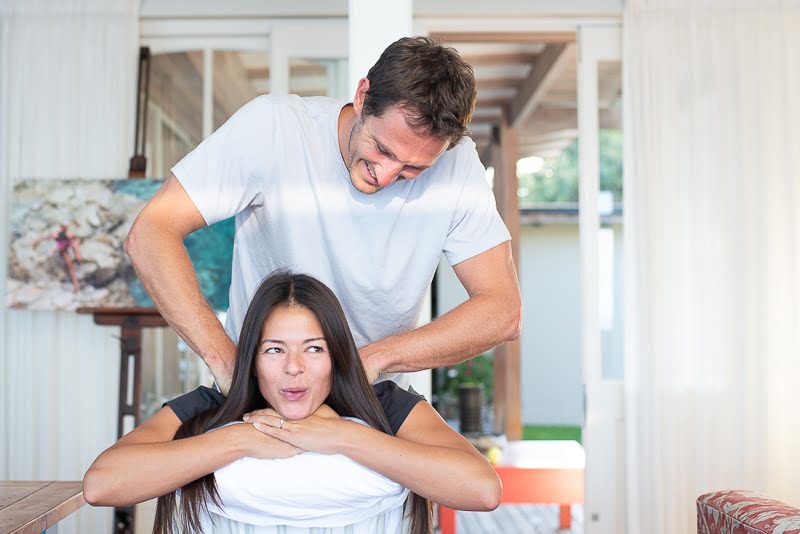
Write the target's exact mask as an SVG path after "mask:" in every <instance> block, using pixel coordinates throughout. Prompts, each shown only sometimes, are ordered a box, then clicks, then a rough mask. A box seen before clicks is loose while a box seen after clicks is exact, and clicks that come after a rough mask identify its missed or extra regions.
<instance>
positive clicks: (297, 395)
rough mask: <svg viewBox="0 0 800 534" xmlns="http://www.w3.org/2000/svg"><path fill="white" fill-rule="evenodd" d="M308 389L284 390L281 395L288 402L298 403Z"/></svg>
mask: <svg viewBox="0 0 800 534" xmlns="http://www.w3.org/2000/svg"><path fill="white" fill-rule="evenodd" d="M307 392H308V388H286V389H282V390H281V395H283V398H284V399H286V400H288V401H298V400H300V399H302V398H303V397H305V395H306V393H307Z"/></svg>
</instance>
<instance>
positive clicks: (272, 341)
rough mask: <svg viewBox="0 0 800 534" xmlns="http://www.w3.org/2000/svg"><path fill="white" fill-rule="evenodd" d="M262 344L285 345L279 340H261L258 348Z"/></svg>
mask: <svg viewBox="0 0 800 534" xmlns="http://www.w3.org/2000/svg"><path fill="white" fill-rule="evenodd" d="M264 343H279V344H281V345H286V342H285V341H282V340H280V339H262V340H261V343H259V344H258V346H259V347H260V346H261V345H263V344H264Z"/></svg>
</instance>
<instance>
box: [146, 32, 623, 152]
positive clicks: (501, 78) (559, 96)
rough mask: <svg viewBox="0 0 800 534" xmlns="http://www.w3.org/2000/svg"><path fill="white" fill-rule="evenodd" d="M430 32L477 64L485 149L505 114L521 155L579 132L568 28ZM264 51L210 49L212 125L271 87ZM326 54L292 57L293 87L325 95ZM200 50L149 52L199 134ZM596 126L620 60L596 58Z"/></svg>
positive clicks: (609, 121) (162, 95)
mask: <svg viewBox="0 0 800 534" xmlns="http://www.w3.org/2000/svg"><path fill="white" fill-rule="evenodd" d="M433 35H434V36H436V37H438V38H440V39H442V41H443V42H444V43H445V44H447V45H449V46H453V47H454V48H456V49H457V50H458V51H459V52H460V54H461V55H462V56H463V57H464V59H465V60H466V61H467V62H468V63H470V64H471V65H472V66H473V68H474V71H475V77H476V81H477V85H478V99H477V105H476V108H475V113H474V115H473V120H472V123H471V125H470V130H471V135H472V138H473V139H474V140H475V142H476V143H477V145H478V150H479V152H480V153H481V154H482V155H483V154H486V151H487V149H488V147H489V144H490V141H491V138H492V128H493V127H494V126H496V125H498V124H500V123H501V122H503V121H505V122H506V123H507V124H510V125H512V126H514V127H515V128H517V132H518V139H519V157H526V156H531V155H535V156H539V157H542V158H545V159H546V158H549V157H552V156H555V155H557V154H558V153H559V152H560V151H561V150H563V149H564V148H565V147H566V146H568V145H569V144H570V143H571V142H572V141H573V140H574V139H575V138H576V137H577V88H576V82H577V77H576V72H577V57H576V48H577V46H576V43H575V40H574V37H575V36H574V34H572V33H564V32H560V33H553V32H551V33H521V32H504V33H496V32H495V33H488V32H460V33H458V32H444V33H435V34H433ZM269 59H270V58H269V54H268V53H267V52H226V51H217V52H215V53H214V63H213V65H214V76H213V78H214V80H213V86H214V96H215V98H214V121H213V122H214V125H213V126H214V128H216V127H218V126H219V125H220V124H222V122H224V121H225V120H226V119H227V118H228V117H229V116H230V115H231V114H232V113H233V112H234V111H235V110H236V109H238V108H239V107H241V106H242V105H243V104H244V103H246V102H247V101H248V100H250V99H252V98H253V97H255V96H256V95H258V94H262V93H265V92H268V91H269V89H270V87H269V74H270V73H269ZM328 67H329V65H326V63H325V62H324V61H315V60H313V59H295V58H293V59H292V60H291V62H290V90H291V92H293V93H296V94H300V95H304V96H310V95H324V94H326V90H327V89H326V88H327V69H328ZM202 68H203V59H202V53H201V52H182V53H173V54H159V55H154V56H153V74H152V81H151V97H152V98H153V102H154V103H155V104H156V105H157V106H159V107H160V109H162V111H164V112H165V114H167V115H169V116H170V118H171V120H172V122H173V124H176V125H182V126H183V127H185V129H186V133H187V134H189V135H187V137H189V138H191V139H196V140H197V142H198V143H199V141H200V140H201V138H202V135H201V124H200V123H201V117H202V113H201V111H200V110H202V77H201V76H200V72H202ZM598 79H599V83H598V97H599V102H600V110H599V118H600V126H601V128H619V127H620V121H621V113H620V96H621V70H620V65H619V63H614V64H612V63H608V64H601V66H600V68H599V72H598Z"/></svg>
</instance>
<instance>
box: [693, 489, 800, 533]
mask: <svg viewBox="0 0 800 534" xmlns="http://www.w3.org/2000/svg"><path fill="white" fill-rule="evenodd" d="M697 534H800V510H799V509H797V508H794V507H792V506H789V505H788V504H786V503H782V502H780V501H776V500H773V499H770V498H768V497H765V496H763V495H760V494H758V493H752V492H749V491H717V492H714V493H707V494H705V495H701V496H700V497H698V498H697Z"/></svg>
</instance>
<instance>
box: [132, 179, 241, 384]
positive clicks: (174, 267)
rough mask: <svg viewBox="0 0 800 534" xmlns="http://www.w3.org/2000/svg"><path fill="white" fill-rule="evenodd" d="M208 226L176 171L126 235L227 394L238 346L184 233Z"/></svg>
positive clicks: (140, 269)
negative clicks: (206, 292) (205, 288)
mask: <svg viewBox="0 0 800 534" xmlns="http://www.w3.org/2000/svg"><path fill="white" fill-rule="evenodd" d="M205 225H206V223H205V220H204V219H203V216H202V215H201V214H200V212H199V211H198V209H197V207H196V206H195V205H194V203H193V202H192V200H191V198H189V195H188V194H186V191H184V189H183V187H182V186H181V184H180V182H178V180H177V178H175V176H171V177H170V178H169V179H168V180H167V181H166V182H164V185H163V186H161V189H159V190H158V192H157V193H156V194H155V195H154V196H153V198H152V199H151V200H150V202H148V203H147V204H146V205H145V207H144V209H142V212H141V213H140V214H139V216H138V217H137V218H136V220H135V221H134V223H133V226H132V227H131V231H130V233H129V234H128V237H127V239H126V240H125V252H127V253H128V256H130V258H131V261H132V262H133V266H134V267H135V268H136V272H137V273H138V274H139V278H140V279H141V280H142V283H143V284H144V287H145V289H146V290H147V292H148V293H149V294H150V296H151V297H152V299H153V302H155V304H156V307H157V308H158V311H160V312H161V315H163V316H164V318H165V319H166V320H167V322H168V323H169V324H170V326H172V328H174V329H175V331H176V332H178V335H180V336H181V338H183V340H184V341H186V343H187V344H188V345H189V346H190V347H191V348H192V350H194V351H195V352H196V353H197V354H199V355H200V357H202V358H203V361H205V362H206V365H208V367H209V368H210V369H211V372H212V373H213V375H214V378H215V379H216V380H217V383H218V384H219V386H220V389H221V390H222V392H223V393H225V394H227V392H228V388H229V387H230V381H231V376H232V374H233V364H234V358H235V354H236V346H235V345H234V343H233V341H231V339H230V338H229V337H228V335H227V334H226V333H225V329H224V328H223V327H222V324H220V322H219V320H218V319H217V317H216V315H215V314H214V311H213V310H212V309H211V307H210V306H209V305H208V303H207V302H206V300H205V298H204V297H203V294H202V292H201V291H200V285H199V284H198V282H197V273H196V272H195V270H194V267H193V266H192V262H191V260H190V259H189V254H188V253H187V252H186V248H185V247H184V245H183V238H184V237H186V236H187V235H189V234H190V233H192V232H194V231H195V230H198V229H200V228H202V227H204V226H205Z"/></svg>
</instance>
